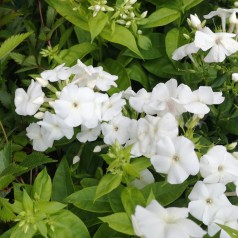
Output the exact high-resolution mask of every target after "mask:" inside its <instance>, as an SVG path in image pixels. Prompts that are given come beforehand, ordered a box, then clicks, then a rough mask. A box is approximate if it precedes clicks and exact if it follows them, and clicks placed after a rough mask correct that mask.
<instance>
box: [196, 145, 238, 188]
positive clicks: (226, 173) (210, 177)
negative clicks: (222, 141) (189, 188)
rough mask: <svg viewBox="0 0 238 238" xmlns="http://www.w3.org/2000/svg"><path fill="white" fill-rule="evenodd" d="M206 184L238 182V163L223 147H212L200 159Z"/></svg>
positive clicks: (201, 170) (201, 171)
mask: <svg viewBox="0 0 238 238" xmlns="http://www.w3.org/2000/svg"><path fill="white" fill-rule="evenodd" d="M200 173H201V175H202V177H203V178H204V182H205V183H224V184H227V183H230V182H234V181H235V180H238V161H237V160H236V159H235V158H234V157H233V156H232V155H231V154H230V153H228V152H227V150H226V148H225V147H224V146H221V145H217V146H214V147H212V148H211V149H210V150H209V151H208V153H206V154H205V155H203V156H202V157H201V159H200Z"/></svg>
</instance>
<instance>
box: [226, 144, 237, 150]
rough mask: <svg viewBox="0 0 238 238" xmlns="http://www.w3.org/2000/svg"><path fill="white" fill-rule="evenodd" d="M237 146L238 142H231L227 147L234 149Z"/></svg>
mask: <svg viewBox="0 0 238 238" xmlns="http://www.w3.org/2000/svg"><path fill="white" fill-rule="evenodd" d="M236 146H237V142H233V143H231V144H228V145H227V146H226V148H227V150H233V149H235V147H236Z"/></svg>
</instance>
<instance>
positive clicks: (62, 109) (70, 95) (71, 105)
mask: <svg viewBox="0 0 238 238" xmlns="http://www.w3.org/2000/svg"><path fill="white" fill-rule="evenodd" d="M94 99H95V93H94V92H93V90H92V89H90V88H87V87H81V88H79V87H78V86H77V85H74V84H68V85H67V86H65V87H64V88H63V90H62V92H61V94H60V97H59V99H58V100H56V101H55V103H54V110H55V112H56V114H57V115H58V116H60V117H61V118H62V119H64V120H65V123H66V124H67V125H68V126H72V127H76V126H79V125H81V124H84V123H86V122H87V123H88V124H89V122H92V124H91V125H90V127H95V126H96V125H97V123H98V118H96V116H95V112H94V109H95V102H94Z"/></svg>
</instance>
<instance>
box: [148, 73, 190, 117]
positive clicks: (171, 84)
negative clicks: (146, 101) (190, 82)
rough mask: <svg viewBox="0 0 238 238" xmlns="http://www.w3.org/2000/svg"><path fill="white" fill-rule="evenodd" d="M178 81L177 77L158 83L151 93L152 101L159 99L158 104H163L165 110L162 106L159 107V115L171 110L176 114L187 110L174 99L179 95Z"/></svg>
mask: <svg viewBox="0 0 238 238" xmlns="http://www.w3.org/2000/svg"><path fill="white" fill-rule="evenodd" d="M177 89H178V82H177V80H176V79H173V78H172V79H170V80H169V81H167V82H166V83H159V84H157V85H156V86H155V87H154V88H153V90H152V93H151V101H152V102H155V101H158V103H157V104H158V105H162V103H163V107H164V108H163V110H160V109H161V108H159V107H158V108H157V115H160V116H162V115H164V114H166V113H167V112H170V113H171V114H173V115H174V116H179V115H181V114H182V113H184V112H186V110H185V108H184V107H183V105H181V104H179V103H178V102H176V101H175V100H174V99H176V98H177V97H178V90H177Z"/></svg>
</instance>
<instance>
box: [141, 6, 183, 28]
mask: <svg viewBox="0 0 238 238" xmlns="http://www.w3.org/2000/svg"><path fill="white" fill-rule="evenodd" d="M179 17H180V12H179V11H177V10H175V9H170V8H166V7H163V8H160V9H158V10H157V11H155V12H153V13H152V14H151V15H150V16H149V17H147V18H145V19H143V20H141V21H140V22H139V24H141V25H142V26H143V27H145V28H152V27H158V26H164V25H167V24H169V23H171V22H173V21H175V20H176V19H178V18H179Z"/></svg>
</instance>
